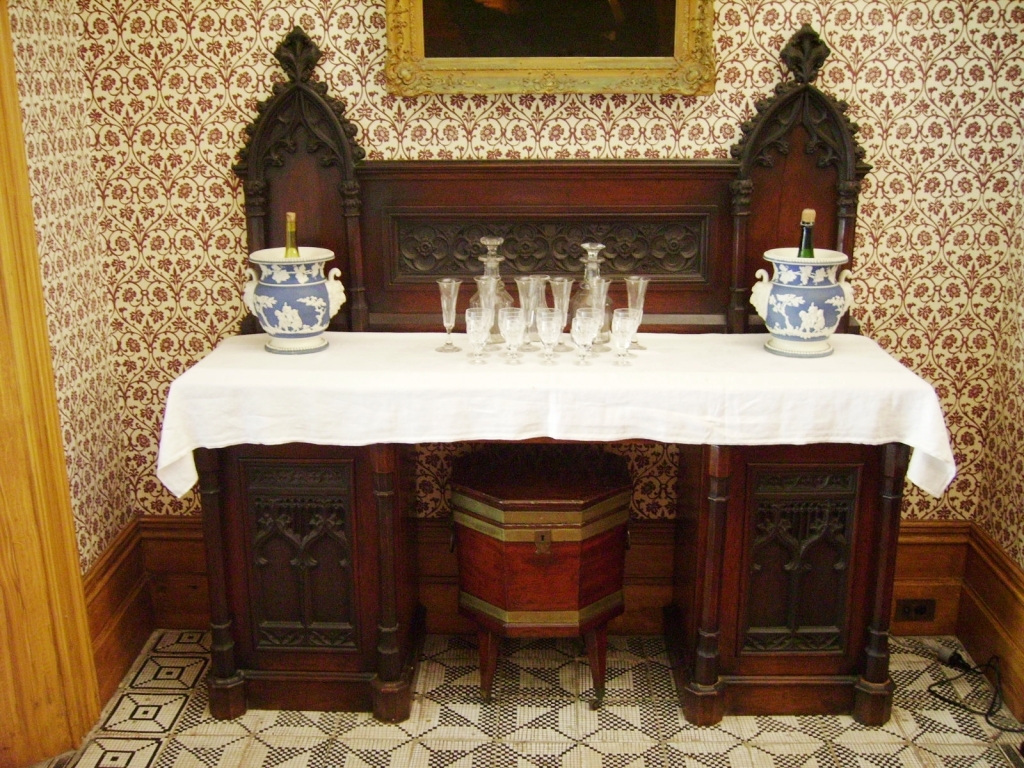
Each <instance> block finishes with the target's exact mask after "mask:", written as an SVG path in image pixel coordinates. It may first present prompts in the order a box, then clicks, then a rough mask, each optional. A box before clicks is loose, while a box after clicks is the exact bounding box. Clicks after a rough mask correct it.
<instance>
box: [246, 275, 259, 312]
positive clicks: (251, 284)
mask: <svg viewBox="0 0 1024 768" xmlns="http://www.w3.org/2000/svg"><path fill="white" fill-rule="evenodd" d="M245 273H246V274H247V275H248V276H249V279H248V280H246V281H245V287H244V288H242V302H243V303H244V304H245V308H246V309H248V310H249V311H250V312H252V314H254V315H255V314H256V307H255V305H254V304H253V295H254V294H255V293H256V286H257V285H258V284H259V282H260V276H259V274H258V273H257V272H256V270H255V269H253V268H252V267H248V268H247V269H246V270H245Z"/></svg>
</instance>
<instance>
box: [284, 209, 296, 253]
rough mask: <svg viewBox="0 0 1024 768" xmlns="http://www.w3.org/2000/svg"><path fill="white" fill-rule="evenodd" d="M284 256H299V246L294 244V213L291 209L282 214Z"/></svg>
mask: <svg viewBox="0 0 1024 768" xmlns="http://www.w3.org/2000/svg"><path fill="white" fill-rule="evenodd" d="M284 257H285V258H286V259H297V258H299V247H298V246H297V245H296V244H295V213H294V212H292V211H288V213H286V214H285V215H284Z"/></svg>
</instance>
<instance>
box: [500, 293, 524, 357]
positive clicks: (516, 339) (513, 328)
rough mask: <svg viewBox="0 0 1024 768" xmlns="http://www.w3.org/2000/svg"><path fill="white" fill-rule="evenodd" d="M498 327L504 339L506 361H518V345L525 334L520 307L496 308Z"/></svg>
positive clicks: (522, 313)
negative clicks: (506, 352) (506, 351)
mask: <svg viewBox="0 0 1024 768" xmlns="http://www.w3.org/2000/svg"><path fill="white" fill-rule="evenodd" d="M498 329H499V330H500V331H501V336H502V338H503V339H505V348H506V349H507V350H508V362H509V363H518V362H519V347H521V346H522V345H523V337H524V336H525V335H526V315H525V313H524V312H523V308H522V307H502V308H501V309H499V310H498Z"/></svg>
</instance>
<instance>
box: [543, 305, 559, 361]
mask: <svg viewBox="0 0 1024 768" xmlns="http://www.w3.org/2000/svg"><path fill="white" fill-rule="evenodd" d="M537 335H538V336H539V337H540V343H541V347H543V354H544V360H543V361H542V362H544V363H548V364H551V363H553V362H554V354H555V351H554V346H555V344H557V343H558V340H559V338H561V336H562V313H561V312H559V311H558V310H557V309H549V308H548V307H541V308H540V309H538V310H537Z"/></svg>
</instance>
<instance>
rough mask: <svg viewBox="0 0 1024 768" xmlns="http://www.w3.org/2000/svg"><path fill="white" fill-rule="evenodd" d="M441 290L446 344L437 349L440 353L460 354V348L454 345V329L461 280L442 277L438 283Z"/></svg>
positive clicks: (442, 319)
mask: <svg viewBox="0 0 1024 768" xmlns="http://www.w3.org/2000/svg"><path fill="white" fill-rule="evenodd" d="M437 285H438V287H439V288H440V289H441V321H442V322H443V323H444V331H445V338H444V344H443V345H441V346H440V347H438V348H437V351H438V352H459V351H460V349H459V347H457V346H455V344H453V343H452V328H454V327H455V304H456V302H457V301H458V299H459V286H460V285H462V281H461V280H456V279H455V278H454V277H442V278H441V279H440V280H438V281H437Z"/></svg>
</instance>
